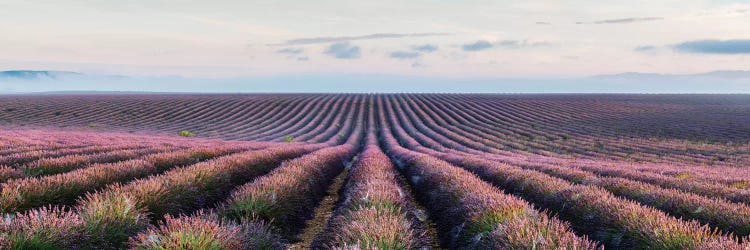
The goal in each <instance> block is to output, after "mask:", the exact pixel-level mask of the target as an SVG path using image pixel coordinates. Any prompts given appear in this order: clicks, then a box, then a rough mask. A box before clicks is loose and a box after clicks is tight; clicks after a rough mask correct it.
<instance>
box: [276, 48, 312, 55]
mask: <svg viewBox="0 0 750 250" xmlns="http://www.w3.org/2000/svg"><path fill="white" fill-rule="evenodd" d="M302 52H305V49H303V48H285V49H280V50H277V51H276V53H279V54H290V55H299V54H302Z"/></svg>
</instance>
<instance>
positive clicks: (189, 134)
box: [179, 130, 195, 137]
mask: <svg viewBox="0 0 750 250" xmlns="http://www.w3.org/2000/svg"><path fill="white" fill-rule="evenodd" d="M179 135H180V136H182V137H193V136H195V134H193V132H190V131H187V130H183V131H180V133H179Z"/></svg>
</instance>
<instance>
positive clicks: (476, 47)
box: [461, 40, 493, 51]
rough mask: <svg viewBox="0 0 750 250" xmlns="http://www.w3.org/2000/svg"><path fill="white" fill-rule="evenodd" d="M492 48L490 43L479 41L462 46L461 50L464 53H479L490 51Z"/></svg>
mask: <svg viewBox="0 0 750 250" xmlns="http://www.w3.org/2000/svg"><path fill="white" fill-rule="evenodd" d="M492 47H493V45H492V43H490V42H488V41H485V40H479V41H476V42H473V43H469V44H464V45H462V46H461V48H462V49H463V50H464V51H480V50H485V49H490V48H492Z"/></svg>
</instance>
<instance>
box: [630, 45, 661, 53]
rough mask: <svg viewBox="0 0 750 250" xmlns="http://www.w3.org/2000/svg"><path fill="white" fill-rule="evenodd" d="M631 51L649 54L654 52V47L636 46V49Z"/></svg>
mask: <svg viewBox="0 0 750 250" xmlns="http://www.w3.org/2000/svg"><path fill="white" fill-rule="evenodd" d="M633 50H635V51H637V52H643V53H651V52H654V51H656V46H652V45H644V46H638V47H635V49H633Z"/></svg>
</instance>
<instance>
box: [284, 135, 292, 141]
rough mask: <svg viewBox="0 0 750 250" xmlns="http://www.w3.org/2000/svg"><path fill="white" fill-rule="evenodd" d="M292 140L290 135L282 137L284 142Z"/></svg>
mask: <svg viewBox="0 0 750 250" xmlns="http://www.w3.org/2000/svg"><path fill="white" fill-rule="evenodd" d="M293 141H294V137H291V136H285V137H284V142H293Z"/></svg>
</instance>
